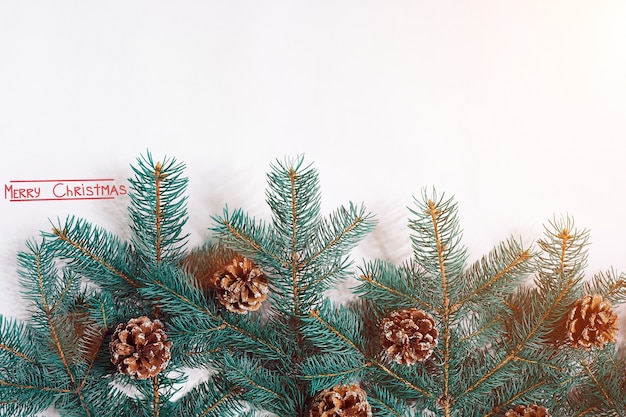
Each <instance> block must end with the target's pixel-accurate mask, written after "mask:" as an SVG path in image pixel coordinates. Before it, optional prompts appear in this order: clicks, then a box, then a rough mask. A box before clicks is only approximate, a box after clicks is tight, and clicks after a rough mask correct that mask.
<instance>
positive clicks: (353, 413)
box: [309, 384, 372, 417]
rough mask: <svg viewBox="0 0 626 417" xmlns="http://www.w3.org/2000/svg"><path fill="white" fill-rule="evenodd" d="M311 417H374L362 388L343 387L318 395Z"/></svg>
mask: <svg viewBox="0 0 626 417" xmlns="http://www.w3.org/2000/svg"><path fill="white" fill-rule="evenodd" d="M309 417H372V408H371V407H370V404H369V403H368V402H367V396H366V395H365V391H363V390H362V389H361V387H359V386H358V385H356V384H353V385H341V386H337V387H333V388H329V389H326V390H324V391H322V392H320V393H318V394H317V395H316V396H315V398H313V403H312V404H311V409H310V410H309Z"/></svg>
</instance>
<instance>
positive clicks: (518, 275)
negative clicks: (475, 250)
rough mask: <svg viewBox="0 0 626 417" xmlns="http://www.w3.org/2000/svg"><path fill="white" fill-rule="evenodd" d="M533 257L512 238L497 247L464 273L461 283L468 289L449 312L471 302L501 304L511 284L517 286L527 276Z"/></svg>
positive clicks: (528, 250)
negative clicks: (476, 300)
mask: <svg viewBox="0 0 626 417" xmlns="http://www.w3.org/2000/svg"><path fill="white" fill-rule="evenodd" d="M532 256H533V255H532V253H531V252H530V249H528V248H526V249H524V248H523V247H522V245H521V243H519V242H517V241H515V240H513V239H509V240H508V241H506V242H503V243H501V244H500V245H498V246H497V247H496V248H495V249H493V250H492V251H491V253H490V254H489V255H488V257H485V258H483V259H482V260H481V261H480V262H477V263H476V264H474V265H473V266H472V267H470V268H469V269H468V271H467V272H465V273H464V274H463V277H462V278H461V279H460V280H459V281H460V283H461V284H462V285H464V286H466V287H470V288H471V289H470V290H469V291H467V293H466V294H464V295H463V297H462V298H461V299H460V300H458V301H456V302H455V303H454V304H452V305H451V306H450V311H451V312H455V311H456V310H458V309H459V308H461V307H462V306H464V305H465V304H466V303H467V302H468V301H470V300H474V299H478V300H480V303H482V304H489V303H490V302H492V301H493V302H494V303H498V302H501V300H502V299H503V297H504V294H505V293H506V291H507V290H508V289H509V288H511V286H512V285H515V284H519V283H520V282H522V281H523V280H524V279H525V278H526V277H527V276H528V275H529V274H530V272H531V270H532V268H531V266H532V265H531V262H530V260H531V259H532ZM472 287H473V288H472ZM478 297H480V298H478Z"/></svg>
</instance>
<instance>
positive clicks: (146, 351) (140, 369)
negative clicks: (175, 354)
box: [109, 316, 172, 379]
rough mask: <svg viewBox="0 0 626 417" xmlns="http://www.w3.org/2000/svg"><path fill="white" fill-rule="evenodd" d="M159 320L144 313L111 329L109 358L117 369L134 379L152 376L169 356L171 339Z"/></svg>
mask: <svg viewBox="0 0 626 417" xmlns="http://www.w3.org/2000/svg"><path fill="white" fill-rule="evenodd" d="M162 327H163V326H162V324H161V322H160V321H159V320H150V319H149V318H148V317H145V316H143V317H139V318H136V319H130V320H129V321H128V323H121V324H119V325H118V326H117V328H116V329H115V332H114V333H113V337H112V338H111V343H110V344H109V350H110V351H111V362H113V364H114V365H116V366H117V369H118V371H119V372H121V373H123V374H126V375H129V376H132V377H134V378H137V379H148V378H152V377H154V376H156V375H157V374H158V373H159V372H161V371H162V370H163V369H165V367H166V366H167V363H168V362H169V360H170V357H171V354H170V348H171V347H172V342H168V341H167V335H166V334H165V332H164V331H163V329H162Z"/></svg>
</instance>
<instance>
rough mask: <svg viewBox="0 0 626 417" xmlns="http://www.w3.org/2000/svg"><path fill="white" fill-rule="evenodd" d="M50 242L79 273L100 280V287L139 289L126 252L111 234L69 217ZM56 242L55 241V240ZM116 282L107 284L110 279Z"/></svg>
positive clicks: (55, 228) (54, 228)
mask: <svg viewBox="0 0 626 417" xmlns="http://www.w3.org/2000/svg"><path fill="white" fill-rule="evenodd" d="M44 237H53V240H51V241H50V244H51V246H52V247H53V248H54V250H55V251H56V252H57V253H59V254H60V255H61V256H62V258H63V259H66V260H68V261H69V265H70V266H71V267H72V268H73V269H74V270H76V271H79V272H81V273H83V274H84V275H86V276H89V277H96V276H97V277H98V283H99V284H100V285H110V286H111V287H119V284H120V283H123V284H126V285H129V286H130V287H133V288H138V287H140V283H139V282H138V280H137V279H136V278H135V277H133V276H132V275H131V273H130V268H128V266H127V264H126V263H127V261H128V257H127V256H126V254H127V249H126V247H125V245H124V244H123V243H121V242H120V241H119V240H118V239H117V238H116V237H115V236H113V235H112V234H111V233H109V232H107V231H105V230H103V229H101V228H99V227H94V226H92V225H91V224H89V223H88V222H87V221H86V220H83V219H76V218H75V217H69V218H68V219H66V221H65V223H64V224H63V225H61V224H59V225H58V226H55V227H53V229H52V235H48V234H44ZM54 238H56V239H54ZM109 277H111V278H113V279H112V280H111V281H108V278H109Z"/></svg>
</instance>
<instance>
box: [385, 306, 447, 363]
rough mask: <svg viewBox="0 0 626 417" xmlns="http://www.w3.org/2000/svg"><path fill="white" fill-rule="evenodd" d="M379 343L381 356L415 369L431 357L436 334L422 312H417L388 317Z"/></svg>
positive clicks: (398, 313) (401, 311)
mask: <svg viewBox="0 0 626 417" xmlns="http://www.w3.org/2000/svg"><path fill="white" fill-rule="evenodd" d="M380 329H381V332H380V343H381V345H382V348H383V350H384V354H385V355H386V356H387V357H388V358H389V359H390V360H392V361H395V362H397V363H400V364H406V365H414V364H415V362H422V361H424V360H426V359H428V358H429V357H430V355H432V353H433V350H434V349H435V347H436V346H437V336H438V335H439V331H438V330H437V328H435V321H434V320H433V318H432V317H431V316H430V315H429V314H428V313H426V312H425V311H422V310H418V309H416V308H410V309H408V310H399V311H395V312H393V313H391V314H389V315H388V316H387V317H385V318H384V319H383V320H382V323H381V326H380Z"/></svg>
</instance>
